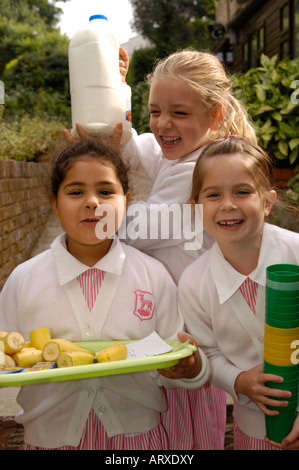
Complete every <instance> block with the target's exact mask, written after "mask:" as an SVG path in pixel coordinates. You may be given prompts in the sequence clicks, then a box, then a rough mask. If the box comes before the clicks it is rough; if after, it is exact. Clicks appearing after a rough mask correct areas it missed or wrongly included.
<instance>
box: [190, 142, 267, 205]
mask: <svg viewBox="0 0 299 470" xmlns="http://www.w3.org/2000/svg"><path fill="white" fill-rule="evenodd" d="M235 154H238V155H240V157H241V158H242V160H243V163H244V165H245V167H246V169H247V170H248V172H249V174H250V176H251V178H252V180H253V182H254V184H255V186H256V188H257V189H258V191H259V192H261V193H262V194H263V195H264V197H265V198H266V199H268V200H271V201H272V202H273V198H272V196H271V191H272V190H273V189H274V177H273V164H272V160H271V158H270V157H269V155H268V154H267V153H266V152H265V151H264V150H263V149H262V148H261V147H259V146H258V145H253V144H250V143H249V142H246V141H245V140H244V139H242V138H241V137H235V136H233V137H228V138H225V139H219V140H218V141H217V140H216V141H214V142H212V143H210V144H208V145H207V146H206V147H205V148H204V150H203V152H202V153H201V155H200V157H199V158H198V160H197V162H196V165H195V168H194V172H193V179H192V189H191V200H192V201H195V202H196V201H197V200H198V197H199V194H200V191H201V188H202V185H203V182H204V178H205V173H206V168H207V162H208V161H209V160H211V159H212V158H213V157H219V156H223V155H235Z"/></svg>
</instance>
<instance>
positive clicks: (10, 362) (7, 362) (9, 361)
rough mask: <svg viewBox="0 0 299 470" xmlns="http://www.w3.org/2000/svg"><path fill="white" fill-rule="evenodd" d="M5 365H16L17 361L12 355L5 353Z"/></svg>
mask: <svg viewBox="0 0 299 470" xmlns="http://www.w3.org/2000/svg"><path fill="white" fill-rule="evenodd" d="M4 365H5V366H7V367H15V366H16V363H15V361H14V359H13V358H12V357H11V356H9V355H8V354H4Z"/></svg>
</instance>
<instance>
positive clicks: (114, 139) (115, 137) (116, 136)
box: [64, 122, 123, 152]
mask: <svg viewBox="0 0 299 470" xmlns="http://www.w3.org/2000/svg"><path fill="white" fill-rule="evenodd" d="M76 130H77V133H78V136H79V138H78V137H74V136H73V135H72V134H71V131H69V130H68V129H64V135H65V137H66V139H67V140H68V141H69V142H73V143H75V142H79V141H80V140H85V139H96V140H99V141H100V142H104V143H105V144H106V145H109V146H110V147H112V148H113V149H114V150H116V152H120V141H121V138H122V133H123V125H122V123H121V122H119V123H117V124H116V126H115V127H114V131H113V134H112V136H111V137H104V136H103V135H101V136H100V135H99V136H94V135H90V134H87V132H85V130H84V128H83V127H82V126H81V124H78V123H77V124H76Z"/></svg>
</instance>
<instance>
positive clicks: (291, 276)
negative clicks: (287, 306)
mask: <svg viewBox="0 0 299 470" xmlns="http://www.w3.org/2000/svg"><path fill="white" fill-rule="evenodd" d="M267 280H269V281H273V282H274V283H278V285H279V286H280V287H281V288H280V289H279V287H278V286H276V284H272V283H270V284H269V287H271V288H272V289H277V290H296V289H297V290H298V291H299V287H298V286H297V287H296V286H293V287H292V286H290V284H294V283H298V282H299V266H298V265H296V264H272V265H271V266H268V267H267ZM283 285H284V286H283Z"/></svg>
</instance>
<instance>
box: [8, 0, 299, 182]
mask: <svg viewBox="0 0 299 470" xmlns="http://www.w3.org/2000/svg"><path fill="white" fill-rule="evenodd" d="M63 1H65V2H67V1H68V0H63ZM130 2H131V4H132V7H133V27H134V29H135V30H136V32H138V33H139V34H141V35H143V36H145V37H146V38H148V39H149V40H150V44H151V46H150V47H147V48H143V49H139V50H136V51H135V52H134V53H133V54H132V57H131V58H130V69H129V73H128V77H127V82H128V84H129V85H130V86H131V88H132V116H133V126H134V128H135V129H136V130H137V132H139V133H141V132H148V131H149V113H148V107H147V102H148V86H147V84H146V82H145V77H146V75H147V74H148V73H150V72H151V71H152V68H153V65H154V63H155V61H156V60H157V59H159V58H162V57H164V56H166V55H168V54H169V53H171V52H174V51H175V50H178V49H182V48H185V47H193V48H196V49H199V50H209V49H211V47H212V44H213V40H212V39H211V37H210V34H209V29H208V26H209V25H210V24H211V22H212V21H213V20H214V15H215V2H214V0H130ZM56 4H57V2H55V1H49V0H1V18H0V80H1V81H2V82H3V83H4V85H5V105H0V157H2V158H15V159H25V160H36V159H37V158H39V156H40V155H41V154H43V153H44V152H45V151H46V150H47V148H48V147H49V145H50V143H51V142H52V141H53V140H57V139H59V138H61V135H62V131H63V129H64V128H65V127H68V128H69V127H70V126H71V109H70V93H69V74H68V44H69V38H68V37H67V36H65V35H62V34H61V33H60V30H59V29H58V27H57V24H58V21H59V15H60V13H61V10H60V9H59V8H58V7H57V6H56ZM227 72H228V74H230V75H231V78H232V83H233V91H234V94H235V95H236V96H237V97H238V98H239V99H240V100H241V101H242V102H243V103H244V104H245V105H246V108H247V109H248V112H249V114H250V116H251V117H252V119H253V121H254V124H255V126H256V129H257V132H258V134H259V139H260V144H261V145H262V146H263V147H264V148H266V149H267V150H268V151H269V152H270V153H271V154H272V155H273V156H274V157H275V159H276V161H277V163H278V166H289V167H292V168H296V166H298V161H299V136H298V124H299V105H298V102H299V92H298V90H299V59H296V60H293V61H291V60H289V59H284V60H283V61H281V62H278V60H277V57H273V58H271V59H270V58H268V57H265V56H262V58H261V63H260V66H259V67H257V68H255V69H251V70H249V71H248V72H246V73H244V74H236V73H232V71H231V70H227ZM296 89H297V91H296ZM292 93H293V95H292ZM292 96H293V98H294V99H293V100H292V99H291V97H292ZM293 184H298V180H296V181H295V182H294V183H293Z"/></svg>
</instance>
